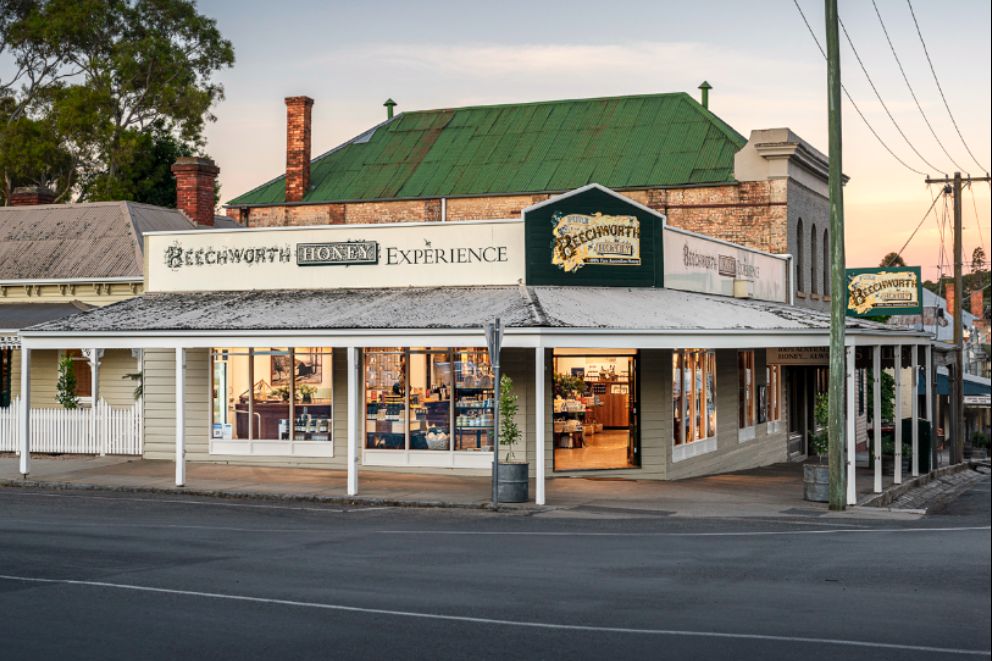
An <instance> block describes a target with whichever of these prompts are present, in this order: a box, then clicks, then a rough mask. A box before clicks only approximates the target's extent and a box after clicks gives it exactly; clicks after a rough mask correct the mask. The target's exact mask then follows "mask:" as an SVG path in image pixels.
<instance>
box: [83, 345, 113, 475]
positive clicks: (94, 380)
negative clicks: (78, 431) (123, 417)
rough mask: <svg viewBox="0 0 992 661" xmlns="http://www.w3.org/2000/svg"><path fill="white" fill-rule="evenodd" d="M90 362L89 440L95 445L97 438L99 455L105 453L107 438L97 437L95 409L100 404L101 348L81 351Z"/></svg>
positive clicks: (97, 428)
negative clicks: (91, 402) (90, 404)
mask: <svg viewBox="0 0 992 661" xmlns="http://www.w3.org/2000/svg"><path fill="white" fill-rule="evenodd" d="M83 355H84V356H85V357H86V359H87V361H89V364H90V398H91V399H92V400H93V404H92V406H91V407H90V442H91V443H93V444H94V446H95V445H96V443H97V441H98V440H99V443H100V456H101V457H104V456H106V454H107V442H108V439H107V438H99V433H100V426H99V424H98V423H97V411H98V410H99V404H100V359H101V358H103V349H86V350H84V351H83Z"/></svg>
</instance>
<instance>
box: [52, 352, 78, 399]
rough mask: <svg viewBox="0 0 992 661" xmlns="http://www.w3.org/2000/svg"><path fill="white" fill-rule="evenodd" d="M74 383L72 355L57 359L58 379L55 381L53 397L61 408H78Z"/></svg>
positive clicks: (75, 384) (76, 390)
mask: <svg viewBox="0 0 992 661" xmlns="http://www.w3.org/2000/svg"><path fill="white" fill-rule="evenodd" d="M77 388H78V384H77V383H76V370H75V366H74V365H73V360H72V356H62V358H60V359H59V380H58V381H57V382H56V383H55V398H56V399H58V402H59V404H61V405H62V407H63V408H67V409H78V408H79V395H78V394H77V393H78V389H77Z"/></svg>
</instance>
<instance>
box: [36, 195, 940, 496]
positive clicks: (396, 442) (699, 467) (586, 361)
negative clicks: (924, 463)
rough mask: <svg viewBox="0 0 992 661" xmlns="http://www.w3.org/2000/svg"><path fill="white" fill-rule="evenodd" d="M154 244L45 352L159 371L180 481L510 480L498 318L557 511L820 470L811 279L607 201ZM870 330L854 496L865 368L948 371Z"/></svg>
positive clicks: (852, 387)
mask: <svg viewBox="0 0 992 661" xmlns="http://www.w3.org/2000/svg"><path fill="white" fill-rule="evenodd" d="M145 241H146V248H145V255H146V262H147V267H146V269H145V293H144V294H143V295H142V296H140V297H137V298H134V299H131V300H129V301H125V302H122V303H119V304H116V305H113V306H109V307H106V308H103V309H100V310H94V311H90V312H87V313H84V314H81V315H77V316H74V317H71V318H69V319H66V320H61V321H53V322H50V323H46V324H41V325H39V326H35V327H33V328H31V329H29V330H26V331H24V332H22V338H23V339H22V341H23V343H24V346H25V348H26V350H30V351H36V350H44V349H46V348H48V347H50V346H54V345H58V346H76V347H79V348H81V349H83V348H85V349H107V348H111V347H113V348H128V349H140V350H141V351H142V356H143V369H144V389H145V394H144V407H145V409H144V425H145V438H144V455H145V456H146V457H148V458H157V459H175V460H176V468H177V475H176V479H177V483H178V484H183V483H184V481H185V462H186V461H206V462H232V463H235V462H236V463H250V464H258V465H268V466H321V467H337V468H344V469H346V470H347V472H348V491H349V493H353V494H354V493H358V490H359V481H360V474H361V473H362V472H363V471H368V470H402V471H416V472H424V473H431V472H438V471H443V472H446V473H456V474H466V475H471V474H478V475H485V474H488V472H489V470H490V466H491V463H492V459H493V455H492V447H493V433H492V430H493V416H492V412H493V406H494V401H493V385H494V384H493V370H492V367H491V366H490V364H489V357H488V355H487V353H486V351H485V350H484V348H483V347H484V346H485V341H484V336H483V328H484V326H485V324H486V323H487V322H489V321H491V320H493V319H494V318H499V319H501V320H502V321H503V323H504V324H505V325H506V333H505V338H504V343H503V347H504V349H503V351H502V354H501V365H502V369H503V371H504V373H505V374H507V375H508V376H510V377H511V378H512V379H513V382H514V391H515V393H516V394H517V395H518V397H519V402H520V408H519V412H518V419H517V422H518V425H519V427H520V428H521V430H523V434H522V439H521V440H520V442H519V443H518V447H516V448H514V451H515V455H516V457H517V458H518V459H522V460H526V461H527V462H528V463H529V465H530V471H531V476H532V478H533V479H534V480H535V499H536V500H537V502H544V483H545V480H546V479H549V478H554V477H558V476H572V475H586V476H588V475H602V476H615V477H628V478H637V479H679V478H684V477H690V476H695V475H703V474H709V473H718V472H725V471H731V470H738V469H744V468H750V467H755V466H761V465H766V464H770V463H774V462H782V461H787V460H789V459H790V458H792V459H800V458H803V457H805V456H806V453H807V442H808V436H809V433H811V431H812V430H811V429H810V426H811V424H812V422H811V419H810V418H809V415H808V413H809V411H811V407H812V402H811V400H810V399H809V379H808V374H807V372H810V371H811V370H812V369H814V368H812V367H809V366H810V365H816V364H817V362H818V361H819V360H820V358H819V356H820V355H821V354H822V353H823V351H824V349H823V348H824V347H826V346H827V345H828V342H829V318H828V315H827V314H826V313H824V312H821V311H818V310H813V309H810V308H807V307H801V306H797V305H796V304H795V287H794V283H793V282H792V279H793V277H794V276H793V266H792V258H791V257H789V256H787V255H776V254H772V253H769V252H763V251H759V250H756V249H754V248H749V247H744V246H739V245H734V244H731V243H728V242H725V241H721V240H719V239H715V238H712V237H706V236H703V235H700V234H696V233H693V232H689V231H687V230H684V229H680V228H676V227H672V226H669V225H668V224H667V222H666V218H665V216H664V215H663V214H660V213H658V212H657V211H656V210H654V209H652V208H650V207H647V206H645V205H642V204H639V203H637V202H635V201H633V200H631V199H630V197H629V196H626V195H622V194H618V193H616V192H614V191H611V190H609V189H607V188H605V187H602V186H599V185H596V184H592V185H588V186H585V187H582V188H579V189H576V190H574V191H571V192H568V193H566V194H563V195H560V196H555V197H552V198H549V199H547V200H544V201H541V202H539V203H537V204H533V205H531V206H529V207H527V208H525V209H524V210H523V211H522V213H521V215H520V217H518V218H510V219H501V220H491V219H480V220H475V221H469V220H466V221H463V222H460V223H438V222H428V223H381V224H336V225H325V226H319V227H279V228H264V227H263V228H255V229H245V230H240V231H223V230H218V231H214V232H208V233H204V232H166V233H150V234H147V235H146V237H145ZM847 323H848V334H847V342H848V358H847V368H848V377H849V379H848V381H849V387H848V396H847V402H846V405H847V408H848V411H849V412H851V413H852V414H851V415H849V416H848V439H849V442H850V446H849V447H848V456H849V457H850V458H851V461H849V465H848V467H849V471H851V474H852V475H853V470H854V459H855V455H856V449H855V447H854V438H855V425H856V421H857V417H858V414H857V412H856V411H857V408H858V403H857V399H856V397H857V390H858V386H857V383H858V381H857V379H856V377H855V375H856V373H857V369H858V368H861V367H863V366H865V365H867V364H872V361H875V362H874V364H875V365H876V366H879V367H880V366H881V365H883V360H884V361H888V362H891V364H892V368H893V369H894V371H895V373H896V378H897V380H898V379H902V378H909V379H915V378H917V376H918V375H919V369H918V367H919V366H921V365H922V366H929V365H930V364H931V353H930V349H929V346H930V343H929V339H928V338H927V337H926V336H925V335H924V334H922V333H920V332H917V331H913V330H893V329H890V328H886V327H884V326H882V325H880V324H875V323H872V322H869V321H864V320H857V319H849V320H848V322H847ZM883 348H884V352H883ZM879 372H880V370H879V369H876V370H875V373H876V374H878V373H879ZM926 373H927V374H929V368H927V372H926ZM22 378H24V379H29V378H30V373H29V371H27V370H25V371H23V372H22ZM928 382H929V380H928ZM797 384H800V385H797ZM876 392H878V389H877V388H876ZM927 401H930V400H927ZM928 410H929V407H925V410H923V411H920V410H914V412H913V415H914V417H916V418H920V417H923V418H926V417H928V414H927V413H926V411H928ZM30 424H31V423H30V420H29V419H27V418H26V417H25V421H24V425H25V426H24V427H23V428H22V439H27V438H30ZM914 429H915V427H914ZM915 437H916V432H915V431H914V432H913V447H914V452H913V469H912V470H913V472H914V474H915V472H917V471H918V470H919V466H918V465H917V464H918V459H919V458H918V457H917V456H916V452H915V448H916V438H915ZM796 438H798V439H799V440H798V442H797V441H796V440H795V439H796ZM875 440H876V441H877V442H878V443H880V437H876V439H875ZM900 447H901V446H900ZM27 449H28V450H29V449H30V448H29V447H28V448H27ZM29 458H30V453H29V452H24V453H22V462H23V463H22V472H25V473H27V472H28V471H29V470H30V465H29ZM898 463H899V462H897V464H898ZM876 465H879V466H880V465H881V464H880V462H877V464H876ZM899 470H900V469H899V468H896V471H897V473H896V475H897V479H901V476H900V475H899ZM877 479H878V488H879V489H880V488H881V472H879V473H878V478H877ZM851 488H852V489H853V481H852V482H851ZM849 497H852V498H853V491H852V492H851V493H849Z"/></svg>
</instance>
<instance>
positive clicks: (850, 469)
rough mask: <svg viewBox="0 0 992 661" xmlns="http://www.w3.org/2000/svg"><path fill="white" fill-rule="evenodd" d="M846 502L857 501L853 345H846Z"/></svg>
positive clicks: (855, 386)
mask: <svg viewBox="0 0 992 661" xmlns="http://www.w3.org/2000/svg"><path fill="white" fill-rule="evenodd" d="M846 352H847V433H846V434H845V436H846V437H847V504H848V505H856V504H857V502H858V485H857V473H856V472H855V468H856V467H855V465H854V462H855V459H856V456H855V453H856V452H857V449H856V444H855V439H854V435H855V433H856V431H857V429H856V427H855V419H856V418H857V415H858V402H857V388H858V384H857V382H856V381H855V375H856V372H855V364H854V354H855V350H854V347H850V346H849V347H847V348H846Z"/></svg>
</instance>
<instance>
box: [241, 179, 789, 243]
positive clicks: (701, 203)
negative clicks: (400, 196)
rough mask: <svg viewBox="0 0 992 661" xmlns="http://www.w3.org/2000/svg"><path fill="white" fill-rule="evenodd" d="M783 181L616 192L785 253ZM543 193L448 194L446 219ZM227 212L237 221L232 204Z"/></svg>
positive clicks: (334, 215)
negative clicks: (455, 196)
mask: <svg viewBox="0 0 992 661" xmlns="http://www.w3.org/2000/svg"><path fill="white" fill-rule="evenodd" d="M786 191H787V187H786V182H785V180H774V181H760V182H744V183H739V184H727V185H722V186H703V187H693V188H655V189H648V190H636V191H621V192H622V193H623V194H624V195H626V196H627V197H629V198H631V199H632V200H634V201H635V202H639V203H641V204H643V205H645V206H648V207H650V208H652V209H655V210H657V211H659V212H661V213H664V214H667V215H668V222H669V224H670V225H673V226H675V227H681V228H684V229H688V230H691V231H693V232H699V233H701V234H706V235H709V236H714V237H717V238H720V239H724V240H726V241H731V242H733V243H738V244H741V245H745V246H750V247H753V248H758V249H760V250H767V251H769V252H774V253H785V252H788V236H789V234H788V218H787V206H786V202H787V200H786ZM548 197H549V195H546V194H540V195H499V196H492V197H469V198H449V199H448V200H447V202H446V207H447V209H446V211H447V219H448V220H449V221H459V220H488V219H497V218H518V217H519V216H520V212H521V210H523V209H525V208H526V207H528V206H530V205H532V204H535V203H537V202H542V201H544V200H546V199H548ZM228 215H229V216H231V217H232V218H236V219H241V220H243V216H242V215H239V211H238V210H237V209H229V210H228ZM440 219H441V201H440V200H439V199H437V198H434V199H427V200H397V201H389V202H351V203H345V204H317V205H296V206H273V207H256V208H252V209H250V210H249V212H248V221H247V224H248V225H249V226H250V227H278V226H283V225H324V224H338V223H349V224H350V223H396V222H425V221H438V220H440Z"/></svg>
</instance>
